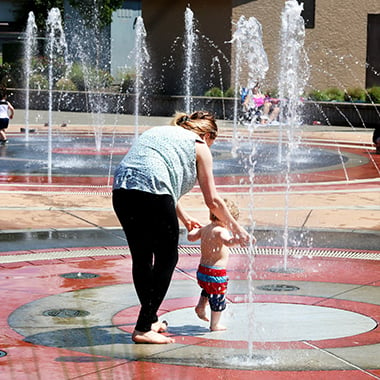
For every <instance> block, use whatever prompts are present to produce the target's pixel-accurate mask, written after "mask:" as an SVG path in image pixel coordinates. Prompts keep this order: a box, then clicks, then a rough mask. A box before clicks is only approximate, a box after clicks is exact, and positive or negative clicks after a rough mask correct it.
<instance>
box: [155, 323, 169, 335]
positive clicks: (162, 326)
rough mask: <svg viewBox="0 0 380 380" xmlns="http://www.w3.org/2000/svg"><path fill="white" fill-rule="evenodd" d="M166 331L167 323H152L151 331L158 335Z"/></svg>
mask: <svg viewBox="0 0 380 380" xmlns="http://www.w3.org/2000/svg"><path fill="white" fill-rule="evenodd" d="M167 329H168V322H166V321H162V322H160V321H157V322H154V323H152V331H154V332H158V333H164V332H166V331H167Z"/></svg>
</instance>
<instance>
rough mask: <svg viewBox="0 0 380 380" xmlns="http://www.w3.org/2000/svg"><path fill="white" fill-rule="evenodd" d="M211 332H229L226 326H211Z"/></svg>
mask: <svg viewBox="0 0 380 380" xmlns="http://www.w3.org/2000/svg"><path fill="white" fill-rule="evenodd" d="M210 330H211V331H224V330H227V327H226V326H223V325H215V326H210Z"/></svg>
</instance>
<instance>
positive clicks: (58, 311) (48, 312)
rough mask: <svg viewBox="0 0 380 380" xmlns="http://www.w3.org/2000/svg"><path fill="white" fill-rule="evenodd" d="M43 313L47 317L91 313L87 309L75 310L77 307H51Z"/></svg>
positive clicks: (78, 315) (69, 316)
mask: <svg viewBox="0 0 380 380" xmlns="http://www.w3.org/2000/svg"><path fill="white" fill-rule="evenodd" d="M42 315H44V316H45V317H58V318H77V317H86V316H87V315H90V313H89V312H88V311H85V310H75V309H51V310H45V311H44V312H43V313H42Z"/></svg>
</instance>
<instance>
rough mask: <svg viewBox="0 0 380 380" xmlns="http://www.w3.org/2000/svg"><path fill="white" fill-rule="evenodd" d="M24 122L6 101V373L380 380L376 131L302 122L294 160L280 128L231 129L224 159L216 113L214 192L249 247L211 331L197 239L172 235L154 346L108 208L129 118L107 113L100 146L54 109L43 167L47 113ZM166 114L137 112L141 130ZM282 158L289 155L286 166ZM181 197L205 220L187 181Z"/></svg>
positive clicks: (1, 357)
mask: <svg viewBox="0 0 380 380" xmlns="http://www.w3.org/2000/svg"><path fill="white" fill-rule="evenodd" d="M23 116H24V115H23V111H22V110H16V117H17V118H16V119H14V120H13V121H12V123H11V126H10V128H9V130H8V138H9V141H10V142H9V145H8V146H5V147H1V151H0V165H1V173H0V229H1V232H0V247H1V253H0V289H1V290H2V292H1V296H0V299H1V301H2V305H3V306H2V308H1V313H0V328H1V331H2V334H1V337H0V375H1V378H4V379H49V380H51V379H59V380H60V379H146V378H153V376H154V377H155V378H162V379H178V378H185V379H186V378H188V379H192V378H195V377H198V376H213V377H215V378H220V379H222V378H229V379H251V378H252V377H255V378H258V379H284V378H286V379H306V378H307V379H334V380H335V379H374V378H375V379H380V367H379V360H378V358H379V357H380V334H379V328H380V327H379V321H380V288H379V286H380V266H379V265H380V264H379V260H380V244H379V242H380V179H379V178H380V169H379V167H380V155H376V154H374V149H373V147H372V146H371V133H372V131H371V130H366V129H363V128H362V129H351V128H347V127H344V128H343V127H335V126H321V125H319V126H305V127H303V128H302V131H301V130H299V131H298V134H299V136H300V137H301V141H302V143H301V144H300V145H299V146H297V148H296V149H294V150H292V152H291V153H289V152H288V151H287V150H286V149H287V148H286V144H285V145H284V146H283V148H281V152H279V148H278V140H279V136H280V134H279V133H280V131H279V128H278V127H270V126H266V127H260V128H256V129H255V130H254V131H251V135H252V137H249V133H248V130H247V128H246V127H242V126H239V127H238V141H239V149H238V151H237V155H232V154H231V149H232V147H233V146H234V144H235V142H236V140H235V139H233V138H232V136H233V135H235V137H236V130H235V129H234V126H233V125H232V123H231V122H229V121H220V123H219V126H220V129H221V136H220V138H219V139H218V140H219V141H218V142H217V143H216V144H215V145H214V147H213V156H214V161H215V171H214V172H215V176H216V183H217V187H218V190H219V192H220V193H221V194H222V195H223V196H226V197H230V198H231V199H234V200H235V201H236V202H237V204H238V205H239V207H240V209H241V220H240V221H241V223H242V224H244V225H245V226H246V227H247V229H249V230H250V231H252V230H253V231H254V234H255V236H256V237H257V240H258V241H257V246H256V247H255V249H254V250H246V249H238V248H236V249H233V250H232V254H231V260H230V262H229V267H228V272H229V278H230V281H229V288H228V306H227V309H226V311H225V312H224V314H223V323H224V324H225V325H226V326H227V327H228V330H227V331H225V332H212V333H211V332H210V331H209V330H208V326H207V323H206V322H204V321H201V320H199V319H197V317H196V315H195V313H194V311H193V308H194V306H195V305H196V302H197V298H198V295H199V288H198V285H197V284H196V280H195V271H196V267H197V264H198V261H199V247H198V245H194V244H193V245H191V244H189V242H188V241H187V240H186V235H185V233H184V232H183V231H182V234H181V241H180V260H179V263H178V265H177V269H176V271H175V274H174V277H173V281H172V284H171V287H170V289H169V292H168V295H167V297H166V299H165V301H164V303H163V305H162V308H161V309H160V318H163V319H166V320H168V321H169V329H168V332H167V334H168V335H170V336H173V337H174V338H175V340H176V343H174V344H171V345H164V346H156V345H136V344H133V343H132V341H131V333H132V331H133V326H134V323H135V318H136V314H137V311H138V301H137V299H136V295H135V292H134V288H133V283H132V279H131V260H130V256H129V251H128V247H127V245H126V241H125V238H124V235H123V233H122V231H121V229H120V227H119V224H118V221H117V219H116V217H115V215H114V213H113V211H112V207H111V185H112V172H113V169H114V167H115V165H116V164H117V163H118V162H119V160H120V158H121V157H122V155H123V154H124V153H125V152H126V151H127V150H128V147H129V146H130V143H131V142H132V140H133V138H134V135H135V134H136V128H135V127H134V118H133V116H128V115H105V117H104V120H105V125H104V127H103V128H102V131H101V134H102V136H101V140H102V144H101V148H100V149H99V150H96V149H95V148H94V146H95V145H94V144H95V136H94V135H96V134H97V133H99V130H98V129H97V127H96V128H93V127H92V126H91V124H92V118H91V115H88V114H79V113H61V112H59V113H54V114H53V124H54V125H53V127H52V141H51V147H52V150H51V152H52V156H51V165H50V168H49V162H48V161H49V160H48V154H49V153H48V149H47V147H48V128H47V127H46V126H44V124H45V122H46V121H47V120H48V117H47V116H48V115H47V112H43V111H38V112H37V111H31V122H30V126H29V128H31V129H33V132H31V133H30V134H28V136H26V135H25V133H23V132H20V129H21V128H24V127H25V124H24V122H23ZM168 120H170V119H168V118H153V117H151V118H141V119H140V127H139V132H141V131H142V130H144V129H145V128H147V127H150V126H153V125H164V124H166V123H167V122H168ZM62 124H64V125H65V126H62ZM280 153H281V154H280ZM279 155H280V156H279ZM278 157H290V163H291V164H290V173H289V174H286V170H287V168H288V164H287V162H285V161H284V160H282V159H279V158H278ZM252 161H254V162H256V164H255V171H254V173H253V175H252V173H251V177H249V174H248V170H247V167H248V166H249V165H248V162H252ZM252 181H253V185H252V184H251V182H252ZM252 194H253V195H252ZM183 205H184V207H185V208H186V209H187V211H188V212H189V213H192V214H194V215H195V216H197V217H198V218H199V219H200V220H202V221H203V222H205V223H206V222H207V217H208V212H207V209H206V208H205V206H204V203H203V200H202V196H201V194H200V190H199V188H198V187H195V188H194V190H193V191H192V192H191V193H190V194H188V195H186V196H185V197H184V199H183ZM252 219H253V220H254V222H253V221H252ZM284 226H286V227H284ZM148 233H149V232H148V231H147V234H148ZM285 237H287V239H286V240H284V239H285ZM284 241H286V243H284ZM250 300H253V302H251V301H250Z"/></svg>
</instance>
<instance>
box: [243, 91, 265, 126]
mask: <svg viewBox="0 0 380 380" xmlns="http://www.w3.org/2000/svg"><path fill="white" fill-rule="evenodd" d="M248 93H249V90H248V88H246V87H243V88H242V89H241V90H240V102H241V103H240V104H241V107H240V110H239V111H238V115H237V119H238V120H237V121H238V123H239V124H241V125H251V124H255V123H260V122H261V117H262V112H261V111H260V109H259V107H257V106H256V107H248V108H247V107H246V106H245V105H244V101H245V99H246V97H247V95H248Z"/></svg>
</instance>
